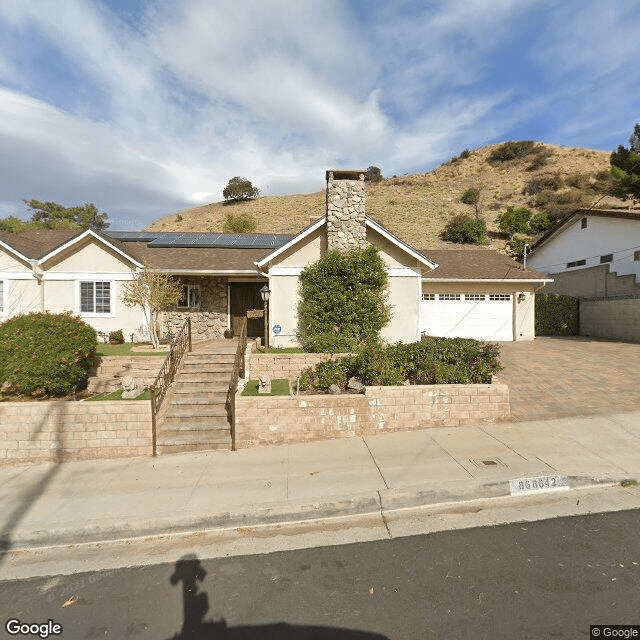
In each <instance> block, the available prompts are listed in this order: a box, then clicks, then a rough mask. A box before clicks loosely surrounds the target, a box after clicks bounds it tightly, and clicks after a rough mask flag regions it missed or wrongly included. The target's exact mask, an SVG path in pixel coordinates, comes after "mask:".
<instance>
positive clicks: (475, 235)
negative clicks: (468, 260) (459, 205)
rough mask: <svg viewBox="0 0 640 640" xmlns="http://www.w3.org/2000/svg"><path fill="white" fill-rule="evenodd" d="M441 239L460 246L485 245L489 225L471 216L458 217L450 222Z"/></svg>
mask: <svg viewBox="0 0 640 640" xmlns="http://www.w3.org/2000/svg"><path fill="white" fill-rule="evenodd" d="M440 237H441V238H442V239H443V240H446V241H448V242H456V243H458V244H485V243H486V242H487V223H486V222H485V221H484V220H478V219H476V218H472V217H471V216H465V215H458V216H455V217H453V218H451V220H449V222H448V223H447V226H446V227H445V229H444V231H443V232H442V234H441V236H440Z"/></svg>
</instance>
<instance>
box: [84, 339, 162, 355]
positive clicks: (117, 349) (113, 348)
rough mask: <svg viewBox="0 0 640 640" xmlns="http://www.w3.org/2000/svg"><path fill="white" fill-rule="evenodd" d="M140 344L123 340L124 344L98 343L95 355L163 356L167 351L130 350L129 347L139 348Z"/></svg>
mask: <svg viewBox="0 0 640 640" xmlns="http://www.w3.org/2000/svg"><path fill="white" fill-rule="evenodd" d="M140 346H142V345H140V344H137V343H135V342H125V343H124V344H104V343H102V342H101V343H98V348H97V349H96V355H97V356H165V357H166V355H167V353H169V350H168V349H167V350H166V351H136V352H132V351H131V349H132V348H133V349H135V348H139V347H140Z"/></svg>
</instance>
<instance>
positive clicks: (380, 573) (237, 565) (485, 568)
mask: <svg viewBox="0 0 640 640" xmlns="http://www.w3.org/2000/svg"><path fill="white" fill-rule="evenodd" d="M639 525H640V510H632V511H621V512H617V513H605V514H596V515H588V516H575V517H567V518H555V519H551V520H545V521H540V522H520V523H515V524H509V525H502V526H493V527H483V528H475V529H465V530H458V531H442V532H438V533H432V534H429V535H420V536H411V537H405V538H395V539H387V540H382V541H373V542H365V543H357V544H349V545H340V546H328V547H316V548H310V549H300V550H294V551H284V552H277V553H269V554H258V555H246V556H236V557H229V558H216V559H206V558H198V557H197V556H196V555H195V554H186V555H183V556H181V557H180V558H176V561H175V562H171V563H163V564H156V565H152V566H144V567H133V568H121V569H109V570H106V571H96V572H90V573H76V574H73V575H69V576H61V575H60V576H47V577H40V578H32V579H27V580H20V581H10V582H0V612H2V616H3V620H2V629H3V631H2V633H4V636H2V637H7V638H9V637H14V638H15V637H17V636H15V635H10V634H9V633H8V632H7V630H6V628H5V625H6V622H7V621H8V620H10V619H14V620H20V622H21V623H23V624H24V623H47V621H49V620H51V621H52V622H51V623H49V624H50V626H51V625H53V624H59V625H61V626H62V634H61V635H57V636H53V635H51V636H49V637H59V638H65V639H66V638H69V639H74V640H80V639H83V640H93V639H97V638H117V639H119V640H121V639H133V640H163V639H165V638H166V639H169V638H194V639H202V640H204V639H207V640H210V639H216V640H224V639H230V640H231V639H233V640H235V639H243V640H253V639H257V638H261V639H264V638H274V639H275V638H278V639H289V638H290V639H292V640H293V639H294V638H296V639H300V638H302V639H304V638H309V639H311V638H315V639H322V638H336V639H338V640H340V639H342V640H382V639H383V638H389V639H392V640H409V639H411V640H413V639H419V638H420V639H424V638H509V639H513V638H517V639H527V638H531V639H536V640H539V639H541V638H553V639H557V638H561V639H562V638H571V639H573V638H589V637H590V635H589V627H590V625H591V624H635V625H639V624H640V606H639V604H640V536H638V535H637V531H638V528H639ZM32 637H35V636H32Z"/></svg>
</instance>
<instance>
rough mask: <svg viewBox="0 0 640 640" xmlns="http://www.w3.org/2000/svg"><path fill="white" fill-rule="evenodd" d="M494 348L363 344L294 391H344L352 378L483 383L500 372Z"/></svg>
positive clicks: (440, 341) (385, 382) (440, 342)
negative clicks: (354, 354)
mask: <svg viewBox="0 0 640 640" xmlns="http://www.w3.org/2000/svg"><path fill="white" fill-rule="evenodd" d="M499 355H500V347H499V346H498V345H497V344H495V343H489V342H480V341H478V340H471V339H467V338H428V339H425V340H422V341H421V342H416V343H412V344H403V343H398V344H395V345H383V344H380V343H377V344H374V345H369V347H368V348H367V349H362V350H361V351H360V353H359V354H358V355H357V356H354V357H347V358H340V359H338V360H330V361H327V362H322V363H320V364H318V365H316V367H315V368H314V369H307V370H306V371H304V372H303V374H302V376H301V380H300V383H301V384H300V388H301V389H303V390H308V389H318V390H320V389H326V388H327V387H328V386H330V385H331V384H336V385H338V387H340V388H341V389H346V387H347V384H348V381H349V378H351V377H352V376H355V377H357V378H360V379H361V380H363V381H364V382H365V384H367V385H382V386H394V385H401V384H403V383H404V382H405V381H409V382H410V383H411V384H488V383H490V382H491V376H492V374H494V373H497V372H498V371H500V369H501V368H502V367H501V366H500V362H499V360H498V358H499Z"/></svg>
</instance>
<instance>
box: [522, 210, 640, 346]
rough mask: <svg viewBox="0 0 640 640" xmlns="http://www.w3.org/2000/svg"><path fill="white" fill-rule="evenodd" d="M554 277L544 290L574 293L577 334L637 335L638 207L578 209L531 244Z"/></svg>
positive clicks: (541, 266) (536, 260)
mask: <svg viewBox="0 0 640 640" xmlns="http://www.w3.org/2000/svg"><path fill="white" fill-rule="evenodd" d="M528 262H529V264H530V265H531V266H532V267H534V268H535V269H537V270H539V271H542V272H543V273H547V274H549V275H551V276H553V278H554V282H553V284H551V285H550V286H549V287H548V290H547V291H548V293H557V294H562V295H567V296H573V297H576V298H579V299H580V334H581V335H587V336H591V337H598V338H613V339H620V340H633V341H640V284H639V281H638V278H639V276H640V211H633V210H628V209H582V210H578V211H576V212H575V213H574V214H573V215H571V216H569V217H568V218H566V219H565V220H563V221H562V222H561V223H560V224H559V225H558V226H557V227H555V228H554V229H552V230H551V231H549V232H548V233H546V234H545V235H544V236H542V238H540V240H538V241H537V242H536V243H535V244H534V245H533V246H532V253H531V254H530V256H529V259H528Z"/></svg>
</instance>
